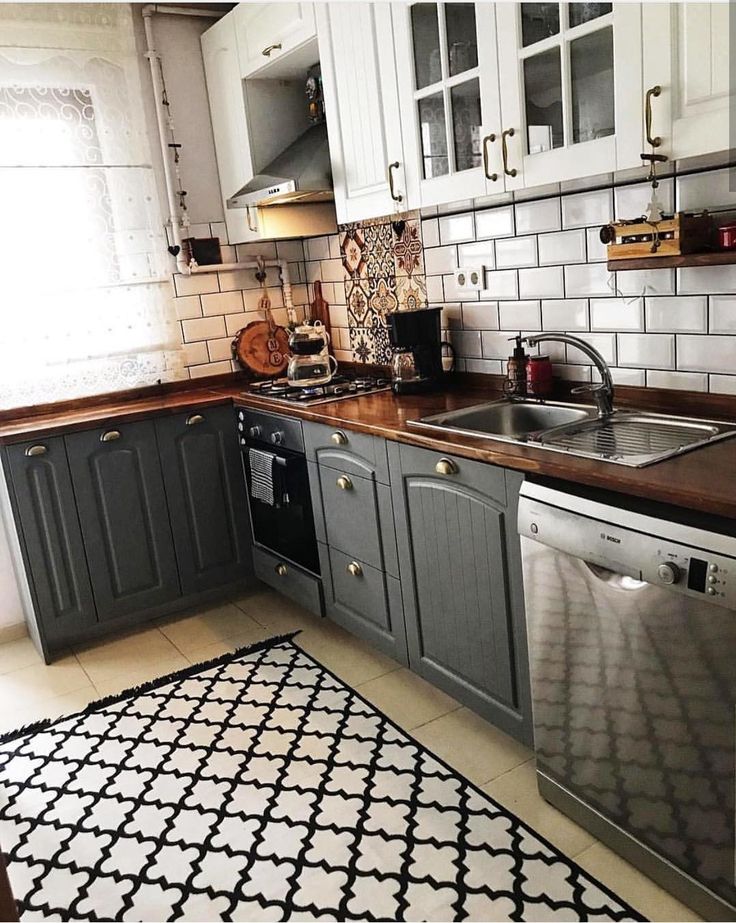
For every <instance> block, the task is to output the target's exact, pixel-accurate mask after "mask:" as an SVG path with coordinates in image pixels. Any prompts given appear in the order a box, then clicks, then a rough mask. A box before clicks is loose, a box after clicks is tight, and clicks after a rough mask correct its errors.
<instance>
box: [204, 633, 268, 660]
mask: <svg viewBox="0 0 736 923" xmlns="http://www.w3.org/2000/svg"><path fill="white" fill-rule="evenodd" d="M272 635H273V632H272V631H271V630H270V629H268V628H263V627H261V626H260V625H254V626H253V627H252V628H249V629H248V631H245V632H243V633H242V634H239V635H233V636H232V637H231V638H223V639H222V640H221V641H213V642H212V643H211V644H204V645H202V647H195V648H192V650H188V651H187V653H186V658H187V660H188V661H189V662H190V663H202V662H203V661H205V660H211V659H212V658H213V657H220V656H221V655H222V654H230V653H232V652H233V651H236V650H237V649H238V648H239V647H247V646H248V645H249V644H255V643H256V642H258V641H265V640H266V638H270V637H272Z"/></svg>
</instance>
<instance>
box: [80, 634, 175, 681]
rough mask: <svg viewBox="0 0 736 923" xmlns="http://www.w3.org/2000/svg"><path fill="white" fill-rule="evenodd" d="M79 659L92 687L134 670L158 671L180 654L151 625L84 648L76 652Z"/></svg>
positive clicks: (86, 645)
mask: <svg viewBox="0 0 736 923" xmlns="http://www.w3.org/2000/svg"><path fill="white" fill-rule="evenodd" d="M75 652H76V655H77V658H78V660H79V662H80V663H81V664H82V667H83V669H84V671H85V673H87V675H88V676H89V678H90V679H91V681H92V682H93V683H106V682H109V681H111V680H114V679H115V678H116V677H118V676H123V675H127V674H129V673H131V672H133V671H135V670H145V669H147V668H148V666H149V665H150V666H151V667H156V666H157V665H158V664H159V663H160V661H162V660H170V659H171V658H173V657H176V656H177V655H178V654H179V653H180V652H179V651H178V650H177V649H176V648H175V647H174V645H173V644H172V643H171V641H169V639H168V638H167V637H165V636H164V635H163V634H162V633H161V632H160V631H159V630H158V628H151V627H150V625H149V626H146V627H144V628H141V629H139V630H137V631H133V632H129V633H126V634H125V635H123V636H122V637H121V636H120V635H116V636H115V637H113V638H110V639H109V640H104V641H97V642H96V643H94V644H85V645H84V646H82V647H78V648H76V649H75Z"/></svg>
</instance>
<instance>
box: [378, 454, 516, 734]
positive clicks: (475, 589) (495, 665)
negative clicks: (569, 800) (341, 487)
mask: <svg viewBox="0 0 736 923" xmlns="http://www.w3.org/2000/svg"><path fill="white" fill-rule="evenodd" d="M388 455H389V465H390V470H391V488H392V493H393V500H394V511H395V520H396V529H397V543H398V554H399V565H400V571H401V587H402V595H403V603H404V617H405V621H406V632H407V642H408V648H409V662H410V665H411V667H412V669H413V670H415V671H416V672H417V673H419V674H421V675H422V676H424V677H425V678H426V679H428V680H430V681H431V682H433V683H435V684H436V685H437V686H440V687H441V688H442V689H444V690H446V691H447V692H448V693H450V694H451V695H453V696H455V698H457V699H459V700H460V701H461V702H463V703H465V704H466V705H468V706H469V707H471V708H473V709H474V710H475V711H477V712H479V713H480V714H482V715H483V716H484V717H486V718H488V719H489V720H490V721H491V722H493V723H494V724H495V725H497V726H498V727H500V728H501V729H502V730H504V731H506V732H508V733H509V734H511V735H512V736H514V737H516V738H517V739H519V740H521V741H523V742H524V743H527V744H531V741H532V728H531V705H530V695H529V683H528V672H527V651H526V627H525V622H524V605H523V589H522V582H521V566H520V551H519V543H518V536H517V533H516V504H517V495H518V490H519V487H520V485H521V481H522V477H521V475H519V474H517V473H516V472H513V471H507V470H505V469H503V468H498V467H495V466H492V465H487V464H482V463H480V462H474V461H469V460H467V459H463V458H455V457H452V458H448V457H447V456H442V455H440V454H439V453H437V452H432V451H428V450H426V449H420V448H416V447H414V446H407V445H399V444H397V443H389V446H388Z"/></svg>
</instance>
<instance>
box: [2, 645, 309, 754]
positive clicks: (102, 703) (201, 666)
mask: <svg viewBox="0 0 736 923" xmlns="http://www.w3.org/2000/svg"><path fill="white" fill-rule="evenodd" d="M299 634H301V629H300V628H299V629H297V630H296V631H290V632H287V633H286V634H283V635H274V636H273V637H272V638H265V639H264V640H263V641H256V642H254V643H253V644H245V645H243V647H239V648H237V649H236V650H234V651H229V652H228V653H226V654H220V655H219V656H218V657H212V658H211V659H210V660H202V661H201V662H199V663H193V664H192V665H191V666H189V667H182V669H181V670H174V671H173V672H171V673H167V674H165V675H164V676H157V677H156V678H155V679H151V680H148V681H147V682H145V683H140V685H138V686H130V687H129V688H128V689H124V690H123V691H122V692H116V693H114V694H113V695H107V696H105V697H104V698H102V699H95V701H94V702H90V703H89V705H86V706H85V707H84V708H82V709H81V710H80V711H76V712H72V713H70V714H68V715H61V716H59V717H58V718H41V719H39V720H38V721H31V722H30V723H29V724H24V725H22V726H21V727H18V728H13V730H11V731H6V732H5V733H4V734H0V745H2V744H6V743H9V742H10V741H13V740H16V739H17V738H18V737H23V736H24V735H26V734H36V733H38V732H39V731H45V730H47V729H48V728H50V727H53V725H55V724H60V723H61V722H62V721H69V720H70V719H71V718H81V717H83V716H84V715H90V714H92V713H93V712H96V711H99V709H101V708H106V707H107V706H108V705H116V704H117V703H118V702H124V701H125V700H126V699H132V698H133V697H134V696H136V695H144V694H145V693H147V692H151V691H153V690H154V689H158V688H159V687H160V686H165V685H166V684H167V683H171V682H174V681H175V680H177V679H186V678H187V677H189V676H195V675H196V674H197V673H201V672H202V671H203V670H209V669H211V668H212V667H217V666H219V665H220V664H223V663H227V662H228V660H234V659H235V658H236V657H240V656H242V655H243V654H252V653H255V651H261V650H267V649H268V648H271V647H276V646H277V645H279V644H285V643H286V642H287V641H291V640H293V639H294V638H295V637H296V636H297V635H299Z"/></svg>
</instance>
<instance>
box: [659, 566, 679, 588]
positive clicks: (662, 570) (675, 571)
mask: <svg viewBox="0 0 736 923" xmlns="http://www.w3.org/2000/svg"><path fill="white" fill-rule="evenodd" d="M657 576H658V577H659V579H660V580H661V581H662V583H664V584H665V585H666V586H671V585H672V584H673V583H677V581H678V580H679V579H680V568H679V567H678V566H677V565H676V564H671V563H669V562H667V563H666V564H660V565H659V567H658V568H657Z"/></svg>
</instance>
